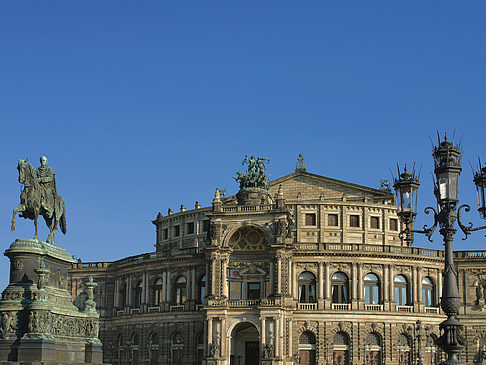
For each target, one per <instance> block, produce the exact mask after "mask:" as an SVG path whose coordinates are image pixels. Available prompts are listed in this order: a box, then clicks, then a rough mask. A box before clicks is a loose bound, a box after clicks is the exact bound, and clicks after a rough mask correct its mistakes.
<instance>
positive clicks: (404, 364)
mask: <svg viewBox="0 0 486 365" xmlns="http://www.w3.org/2000/svg"><path fill="white" fill-rule="evenodd" d="M411 343H412V342H411V340H410V337H409V336H408V335H406V334H404V333H402V334H400V335H399V336H398V341H397V351H398V354H397V355H398V364H399V365H410V364H411V361H412V352H411V351H412V349H411Z"/></svg>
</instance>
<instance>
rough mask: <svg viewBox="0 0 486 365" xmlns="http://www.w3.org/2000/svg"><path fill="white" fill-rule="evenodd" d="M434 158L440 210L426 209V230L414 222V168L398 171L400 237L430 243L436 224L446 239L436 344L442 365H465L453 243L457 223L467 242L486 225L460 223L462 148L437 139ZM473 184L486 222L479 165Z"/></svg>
mask: <svg viewBox="0 0 486 365" xmlns="http://www.w3.org/2000/svg"><path fill="white" fill-rule="evenodd" d="M432 156H433V158H434V174H435V180H434V195H435V198H436V200H437V210H436V209H434V208H433V207H427V208H425V213H426V214H428V213H430V212H433V213H434V224H433V225H432V227H430V228H427V226H426V225H425V226H424V227H423V229H422V230H415V229H414V227H413V223H414V220H415V216H416V215H417V192H418V188H419V186H420V183H419V180H418V177H417V176H416V175H415V171H414V169H412V172H411V173H409V172H408V171H407V169H406V167H405V170H404V172H403V173H400V170H399V171H398V178H397V179H395V181H394V185H393V187H394V188H395V190H396V192H397V207H398V217H399V218H400V221H401V222H402V223H403V224H404V225H405V229H404V230H403V231H402V232H400V238H401V239H402V240H404V241H405V242H406V243H407V244H408V245H411V244H412V242H413V234H414V233H422V234H425V235H426V236H427V238H428V239H429V241H432V240H431V239H430V237H431V236H432V234H433V232H434V230H435V229H436V227H437V225H438V226H439V232H440V234H441V235H442V236H443V241H444V251H445V253H444V256H445V262H444V270H443V272H442V276H443V278H444V280H443V289H442V298H441V307H442V310H443V311H444V313H445V314H446V315H447V319H446V320H445V321H444V322H442V323H441V324H440V330H441V332H442V335H441V337H440V338H439V339H438V340H437V345H438V346H439V347H441V348H442V349H443V350H444V352H446V353H447V356H448V357H447V360H446V361H444V362H442V363H441V365H463V364H464V363H463V362H461V361H460V358H459V355H460V353H461V351H462V349H463V348H464V346H465V345H466V339H465V338H464V336H462V334H461V331H462V330H463V328H464V326H463V325H462V324H461V323H460V322H459V320H458V319H457V318H456V317H457V315H458V314H459V309H460V306H461V297H460V295H459V288H458V282H457V270H456V268H455V266H454V258H453V251H452V240H453V236H454V234H455V233H456V229H455V228H454V224H455V222H456V220H457V223H458V225H459V227H460V228H461V230H462V231H463V232H464V234H465V237H464V238H463V239H466V238H467V236H468V235H469V234H471V232H472V231H477V230H479V229H484V228H486V226H483V227H477V228H473V226H472V224H471V223H470V224H469V226H465V225H463V224H462V223H461V219H460V218H461V209H462V208H464V210H465V211H466V212H468V211H469V209H470V208H469V206H468V205H467V204H464V205H461V206H460V207H459V209H457V211H456V207H457V204H458V203H459V200H458V181H459V175H460V174H461V171H462V168H461V156H462V148H461V146H460V144H457V145H455V144H454V138H453V139H452V142H451V141H448V140H447V135H445V137H444V140H443V141H441V140H440V137H439V139H438V145H437V146H434V148H433V152H432ZM473 181H474V183H475V184H476V187H477V192H478V205H479V208H478V211H479V213H480V215H481V217H482V218H484V219H486V199H485V191H484V190H485V188H486V166H485V167H483V168H481V163H479V170H478V172H477V173H475V174H474V179H473Z"/></svg>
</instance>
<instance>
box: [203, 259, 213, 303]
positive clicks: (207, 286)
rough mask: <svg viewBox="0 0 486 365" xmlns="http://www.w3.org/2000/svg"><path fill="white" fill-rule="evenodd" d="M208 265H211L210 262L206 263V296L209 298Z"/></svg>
mask: <svg viewBox="0 0 486 365" xmlns="http://www.w3.org/2000/svg"><path fill="white" fill-rule="evenodd" d="M209 265H211V264H210V262H206V296H209V295H210V294H211V285H210V284H211V283H210V282H209ZM201 299H202V298H201Z"/></svg>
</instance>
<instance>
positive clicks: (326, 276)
mask: <svg viewBox="0 0 486 365" xmlns="http://www.w3.org/2000/svg"><path fill="white" fill-rule="evenodd" d="M331 285H332V283H331V277H330V275H329V263H327V262H325V263H324V287H325V297H324V299H325V300H326V303H325V305H326V309H329V308H331Z"/></svg>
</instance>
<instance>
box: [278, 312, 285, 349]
mask: <svg viewBox="0 0 486 365" xmlns="http://www.w3.org/2000/svg"><path fill="white" fill-rule="evenodd" d="M279 322H280V324H279V327H278V328H279V332H278V341H279V346H278V347H279V348H280V357H283V356H284V345H283V344H284V341H283V339H284V329H285V317H284V316H283V315H280V317H279Z"/></svg>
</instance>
